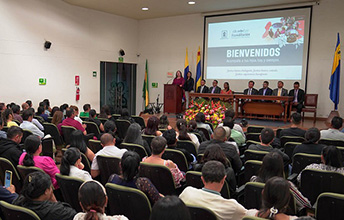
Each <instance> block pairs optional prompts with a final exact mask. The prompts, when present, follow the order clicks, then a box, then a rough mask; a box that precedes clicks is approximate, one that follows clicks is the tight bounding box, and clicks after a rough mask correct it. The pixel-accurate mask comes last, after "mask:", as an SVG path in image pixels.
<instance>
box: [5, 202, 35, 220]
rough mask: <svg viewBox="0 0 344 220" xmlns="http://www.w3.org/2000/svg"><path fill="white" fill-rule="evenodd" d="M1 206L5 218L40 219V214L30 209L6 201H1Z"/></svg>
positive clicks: (7, 219)
mask: <svg viewBox="0 0 344 220" xmlns="http://www.w3.org/2000/svg"><path fill="white" fill-rule="evenodd" d="M0 206H1V210H2V213H3V215H4V219H3V220H22V219H25V220H40V218H39V217H38V215H37V214H36V213H35V212H33V211H31V210H30V209H27V208H24V207H20V206H17V205H12V204H9V203H7V202H5V201H0Z"/></svg>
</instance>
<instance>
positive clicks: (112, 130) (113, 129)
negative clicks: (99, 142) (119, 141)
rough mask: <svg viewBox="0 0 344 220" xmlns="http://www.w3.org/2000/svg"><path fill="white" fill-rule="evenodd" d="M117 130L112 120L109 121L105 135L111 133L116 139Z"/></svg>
mask: <svg viewBox="0 0 344 220" xmlns="http://www.w3.org/2000/svg"><path fill="white" fill-rule="evenodd" d="M116 130H117V127H116V124H115V122H114V121H112V120H107V121H106V122H105V124H104V131H105V133H110V134H111V135H112V136H113V137H115V132H116Z"/></svg>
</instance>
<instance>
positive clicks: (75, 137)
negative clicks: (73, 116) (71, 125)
mask: <svg viewBox="0 0 344 220" xmlns="http://www.w3.org/2000/svg"><path fill="white" fill-rule="evenodd" d="M68 147H76V148H78V149H79V150H80V152H81V153H83V154H85V155H86V157H87V158H88V159H89V160H90V161H93V158H94V153H93V151H91V150H90V149H89V148H88V147H87V145H86V142H85V135H84V134H83V133H82V131H80V130H75V131H73V132H72V134H71V142H70V145H69V146H67V148H68Z"/></svg>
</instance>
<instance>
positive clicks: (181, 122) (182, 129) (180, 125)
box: [176, 119, 199, 151]
mask: <svg viewBox="0 0 344 220" xmlns="http://www.w3.org/2000/svg"><path fill="white" fill-rule="evenodd" d="M176 124H177V130H178V132H177V139H178V140H189V141H192V142H193V143H194V144H195V147H196V151H197V150H198V148H199V141H198V138H197V136H196V135H195V134H193V133H188V132H187V122H186V120H185V119H178V120H177V122H176Z"/></svg>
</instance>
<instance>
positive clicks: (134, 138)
mask: <svg viewBox="0 0 344 220" xmlns="http://www.w3.org/2000/svg"><path fill="white" fill-rule="evenodd" d="M123 143H131V144H138V145H141V146H142V147H144V148H145V150H146V152H147V153H148V155H151V154H152V151H151V149H150V147H149V145H148V143H147V141H146V140H144V139H143V138H142V135H141V126H140V125H139V124H137V123H133V124H131V125H130V126H129V128H128V131H127V134H126V136H125V138H124V140H123Z"/></svg>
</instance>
